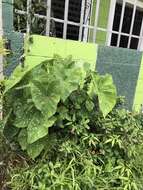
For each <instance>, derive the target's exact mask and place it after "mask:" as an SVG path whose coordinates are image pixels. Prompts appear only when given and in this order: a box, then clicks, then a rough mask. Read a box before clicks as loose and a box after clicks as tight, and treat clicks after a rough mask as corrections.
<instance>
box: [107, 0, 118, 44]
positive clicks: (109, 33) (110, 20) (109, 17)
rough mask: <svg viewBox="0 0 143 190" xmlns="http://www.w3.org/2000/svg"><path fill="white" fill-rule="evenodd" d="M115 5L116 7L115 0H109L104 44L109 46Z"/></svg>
mask: <svg viewBox="0 0 143 190" xmlns="http://www.w3.org/2000/svg"><path fill="white" fill-rule="evenodd" d="M115 7H116V0H111V2H110V9H109V16H108V26H107V30H108V32H107V35H106V45H107V46H110V44H111V37H112V32H110V31H111V30H112V28H113V22H114V16H115Z"/></svg>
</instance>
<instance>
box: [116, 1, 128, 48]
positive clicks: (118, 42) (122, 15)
mask: <svg viewBox="0 0 143 190" xmlns="http://www.w3.org/2000/svg"><path fill="white" fill-rule="evenodd" d="M125 5H126V2H125V0H124V1H123V6H122V13H121V19H120V26H119V35H118V41H117V47H119V45H120V39H121V31H122V25H123V19H124V13H125Z"/></svg>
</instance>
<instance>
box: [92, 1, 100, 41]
mask: <svg viewBox="0 0 143 190" xmlns="http://www.w3.org/2000/svg"><path fill="white" fill-rule="evenodd" d="M99 9H100V0H97V1H96V14H95V21H94V29H93V42H94V43H95V41H96V32H97V26H98V16H99Z"/></svg>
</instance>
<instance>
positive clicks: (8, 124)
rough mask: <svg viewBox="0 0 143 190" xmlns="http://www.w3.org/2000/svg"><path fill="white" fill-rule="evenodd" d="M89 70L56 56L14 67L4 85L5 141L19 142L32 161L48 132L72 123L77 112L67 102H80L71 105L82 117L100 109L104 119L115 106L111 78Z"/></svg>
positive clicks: (40, 149) (42, 146)
mask: <svg viewBox="0 0 143 190" xmlns="http://www.w3.org/2000/svg"><path fill="white" fill-rule="evenodd" d="M89 68H90V67H89V64H87V63H83V62H82V61H73V60H72V59H71V57H68V58H66V59H64V60H63V59H62V58H60V57H58V56H55V57H54V58H53V59H51V60H47V61H45V62H42V63H39V65H33V64H32V63H31V65H30V66H27V67H25V68H21V67H20V66H19V67H17V68H16V70H15V71H14V73H13V75H12V76H11V78H10V79H8V80H6V81H5V91H4V97H3V101H4V102H5V103H4V107H5V110H4V117H5V122H4V134H5V136H6V138H7V139H8V140H9V141H12V142H15V143H17V142H18V143H19V144H20V146H21V148H22V150H24V151H25V150H26V151H27V153H28V155H29V156H30V157H32V158H33V159H34V158H35V157H37V156H38V155H39V154H40V153H41V151H42V150H43V149H44V148H45V142H46V139H47V138H48V136H49V135H48V134H49V128H51V127H57V126H58V124H59V123H63V124H62V125H63V126H64V127H66V126H67V128H68V123H70V122H72V121H73V117H75V116H74V114H76V113H74V114H73V113H72V112H75V111H76V110H74V109H73V110H72V108H70V107H69V105H70V101H74V99H77V100H78V101H79V102H75V101H74V102H73V103H74V104H75V103H76V107H77V108H78V112H79V114H80V112H81V113H82V112H83V113H82V114H83V116H84V115H86V114H87V113H88V112H91V113H92V111H93V112H94V111H95V110H98V109H97V108H98V107H99V109H100V111H101V112H102V113H103V116H104V117H106V116H107V114H108V113H109V112H110V111H111V110H112V109H113V107H114V106H115V103H116V88H115V86H114V84H113V81H112V78H111V76H109V75H106V76H100V75H98V74H97V73H96V72H94V71H90V69H89ZM15 98H16V99H15ZM96 99H99V102H98V103H97V101H96ZM74 106H75V105H74ZM82 107H83V109H82ZM70 112H71V113H70ZM62 117H65V118H64V119H63V118H62ZM93 117H94V116H93ZM85 119H86V117H85ZM60 127H61V125H59V128H60Z"/></svg>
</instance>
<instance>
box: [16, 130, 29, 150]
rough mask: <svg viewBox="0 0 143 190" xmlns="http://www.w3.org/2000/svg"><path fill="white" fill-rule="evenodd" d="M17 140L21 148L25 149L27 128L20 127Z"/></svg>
mask: <svg viewBox="0 0 143 190" xmlns="http://www.w3.org/2000/svg"><path fill="white" fill-rule="evenodd" d="M18 142H19V144H20V146H21V148H22V150H26V148H27V145H28V143H27V129H21V131H20V133H19V135H18Z"/></svg>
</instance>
